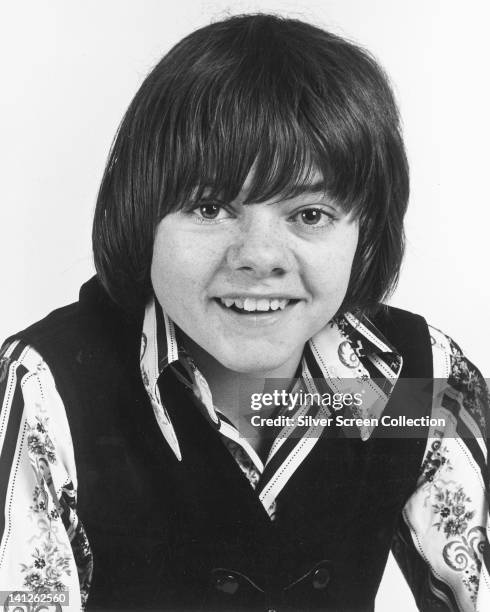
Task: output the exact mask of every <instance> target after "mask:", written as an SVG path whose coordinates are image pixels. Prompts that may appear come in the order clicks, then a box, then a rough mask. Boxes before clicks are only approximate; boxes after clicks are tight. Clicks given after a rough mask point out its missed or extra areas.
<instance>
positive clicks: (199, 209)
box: [191, 202, 232, 223]
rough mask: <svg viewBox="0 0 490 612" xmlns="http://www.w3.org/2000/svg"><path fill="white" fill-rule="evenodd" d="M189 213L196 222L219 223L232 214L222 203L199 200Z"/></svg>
mask: <svg viewBox="0 0 490 612" xmlns="http://www.w3.org/2000/svg"><path fill="white" fill-rule="evenodd" d="M191 214H192V215H193V217H194V220H195V221H197V222H198V223H213V222H214V223H219V222H220V221H224V220H225V219H229V218H230V217H231V216H232V215H231V214H230V212H229V211H227V210H226V208H225V207H224V206H223V205H222V204H218V203H216V202H201V203H200V204H198V205H197V206H195V207H194V208H193V209H192V211H191Z"/></svg>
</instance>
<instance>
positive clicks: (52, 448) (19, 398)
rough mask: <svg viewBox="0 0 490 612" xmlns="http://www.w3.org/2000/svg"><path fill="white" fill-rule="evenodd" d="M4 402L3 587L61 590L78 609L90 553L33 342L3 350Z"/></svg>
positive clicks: (55, 403) (63, 434)
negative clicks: (32, 346) (30, 345)
mask: <svg viewBox="0 0 490 612" xmlns="http://www.w3.org/2000/svg"><path fill="white" fill-rule="evenodd" d="M0 402H1V412H0V474H1V476H0V506H1V508H2V513H1V514H0V591H4V592H12V591H33V592H37V593H43V592H46V591H49V592H55V591H64V592H68V594H69V605H68V606H64V607H63V609H64V610H80V609H81V608H83V606H84V604H85V601H86V598H87V595H88V590H89V586H90V580H91V576H92V554H91V551H90V546H89V543H88V541H87V538H86V535H85V532H84V529H83V526H82V524H81V522H80V521H79V520H78V516H77V513H76V488H77V479H76V471H75V461H74V456H73V446H72V442H71V437H70V431H69V426H68V422H67V419H66V414H65V410H64V407H63V403H62V401H61V398H60V396H59V395H58V392H57V390H56V386H55V383H54V380H53V377H52V375H51V373H50V371H49V369H48V367H47V365H46V364H45V362H44V361H43V359H42V358H41V356H40V355H39V354H38V353H37V352H36V351H35V350H34V349H32V348H31V347H29V346H25V345H22V344H21V343H19V342H14V343H12V344H10V345H8V346H7V347H4V348H3V350H2V353H1V354H0ZM1 604H3V602H0V605H1Z"/></svg>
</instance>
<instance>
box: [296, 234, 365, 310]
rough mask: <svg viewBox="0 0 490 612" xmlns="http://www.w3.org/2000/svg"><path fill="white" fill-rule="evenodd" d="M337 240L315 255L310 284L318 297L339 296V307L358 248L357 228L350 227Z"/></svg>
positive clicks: (310, 267) (311, 267)
mask: <svg viewBox="0 0 490 612" xmlns="http://www.w3.org/2000/svg"><path fill="white" fill-rule="evenodd" d="M347 229H348V231H345V232H342V234H341V235H339V236H338V238H337V239H336V240H334V241H333V242H331V243H327V244H326V245H325V247H324V248H322V249H320V250H318V251H316V252H315V253H314V254H313V259H312V261H313V262H314V263H312V265H310V266H308V269H309V270H310V274H309V282H310V284H311V291H312V293H313V294H316V295H317V297H324V298H329V297H330V298H333V297H335V296H338V300H340V301H339V306H340V302H341V301H342V300H343V298H344V296H345V293H346V292H347V287H348V285H349V280H350V275H351V270H352V263H353V261H354V255H355V252H356V248H357V239H358V231H357V226H356V225H354V226H352V227H351V226H349V227H348V228H347Z"/></svg>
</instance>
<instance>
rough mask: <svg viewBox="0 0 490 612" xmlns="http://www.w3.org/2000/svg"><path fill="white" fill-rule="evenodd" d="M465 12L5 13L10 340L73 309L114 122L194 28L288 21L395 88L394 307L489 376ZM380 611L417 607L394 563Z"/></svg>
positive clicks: (486, 104)
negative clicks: (407, 192)
mask: <svg viewBox="0 0 490 612" xmlns="http://www.w3.org/2000/svg"><path fill="white" fill-rule="evenodd" d="M485 4H486V3H485V1H484V0H482V1H481V2H479V1H478V0H467V1H466V2H464V3H462V2H459V1H456V0H454V1H452V0H411V1H410V2H407V1H406V0H322V1H318V2H315V1H313V0H303V1H302V2H292V1H287V0H276V1H266V0H264V1H256V2H244V1H239V2H226V1H215V2H205V1H199V0H175V1H166V0H83V2H82V1H81V0H77V1H75V0H47V1H44V2H38V1H34V0H29V1H19V2H13V1H12V0H10V1H3V0H0V5H1V15H2V26H1V31H0V62H1V75H2V76H1V80H2V92H1V95H0V110H1V112H0V137H1V147H0V174H1V200H0V201H1V206H0V245H1V252H2V264H3V265H2V266H1V270H2V272H1V285H0V286H1V292H2V299H1V302H0V304H1V305H0V314H1V316H0V337H1V338H3V337H5V336H7V335H8V334H9V333H12V332H14V331H16V330H18V329H21V328H22V327H25V326H26V325H27V324H29V323H31V322H33V321H35V320H37V319H39V318H40V317H41V316H43V315H45V314H47V313H48V312H49V311H50V310H52V309H53V308H55V307H58V306H60V305H63V304H65V303H68V302H71V301H74V300H75V299H76V297H77V290H78V288H79V286H80V284H81V283H82V282H83V281H84V280H86V279H87V278H88V277H89V276H91V275H92V272H93V267H92V256H91V245H90V231H91V219H92V214H93V208H94V204H95V198H96V194H97V189H98V185H99V181H100V179H101V176H102V171H103V167H104V162H105V158H106V155H107V153H108V150H109V146H110V143H111V140H112V138H113V135H114V133H115V131H116V128H117V125H118V123H119V121H120V119H121V118H122V115H123V113H124V111H125V109H126V107H127V106H128V104H129V102H130V100H131V98H132V96H133V95H134V93H135V92H136V90H137V88H138V87H139V85H140V84H141V82H142V80H143V78H144V77H145V75H146V74H147V72H148V71H149V69H150V68H151V67H152V65H153V64H154V63H155V62H156V61H157V60H158V59H159V58H160V57H161V55H162V54H163V53H164V52H165V51H166V50H168V49H169V47H170V46H171V45H172V44H174V43H175V42H177V41H178V40H179V39H180V38H181V37H182V36H184V35H185V34H187V33H188V32H189V31H191V30H192V29H194V28H195V27H198V26H201V25H204V24H206V23H208V22H209V21H211V20H217V19H220V18H222V17H225V16H226V15H227V14H232V13H233V14H235V13H240V12H248V11H276V12H280V13H282V14H287V15H291V16H294V17H299V18H303V19H306V20H309V21H312V22H313V23H315V24H317V25H320V26H323V27H326V28H327V29H331V30H332V31H334V32H337V33H340V34H343V35H345V36H348V37H350V38H352V39H354V40H356V41H358V42H360V43H361V44H363V45H365V46H366V47H367V48H368V49H370V50H371V51H372V52H373V53H374V54H375V55H376V56H377V57H378V59H379V60H380V61H381V63H382V64H383V65H384V67H385V68H386V69H387V71H388V73H389V74H390V75H391V77H392V81H393V84H394V87H395V91H396V94H397V97H398V100H399V104H400V107H401V113H402V117H403V122H404V133H405V139H406V145H407V149H408V155H409V160H410V164H411V174H412V192H411V202H410V209H409V210H410V212H409V214H408V217H407V236H408V249H407V255H406V259H405V263H404V267H403V270H402V276H401V281H400V284H399V288H398V290H397V292H396V293H395V295H394V297H393V298H392V300H391V303H392V304H394V305H396V306H400V307H402V308H406V309H408V310H412V311H413V312H418V313H420V314H423V315H424V316H425V317H426V318H427V319H428V321H430V322H431V323H433V324H434V325H435V326H437V327H439V328H441V329H443V330H444V331H445V332H447V333H449V334H450V335H451V336H453V337H454V338H455V339H456V341H457V342H458V343H459V344H460V345H461V346H462V348H463V349H464V350H465V351H466V353H467V355H468V356H469V357H470V359H472V360H473V361H474V362H475V363H476V364H477V365H478V366H479V367H480V369H481V370H482V372H483V374H484V375H485V376H487V377H490V357H489V352H488V350H487V342H488V331H487V328H488V324H487V321H486V316H487V314H488V311H489V309H488V302H489V297H490V290H489V281H488V273H487V268H488V259H489V257H488V255H489V248H488V243H489V240H490V237H489V222H490V214H489V204H490V199H489V197H488V178H489V175H490V168H489V161H490V156H489V154H488V148H489V146H490V145H489V137H490V130H489V119H488V115H489V112H490V100H489V97H490V96H489V85H488V78H489V77H488V74H489V69H488V60H489V59H490V53H489V47H488V42H487V41H488V31H487V29H488V14H487V13H488V9H486V7H485ZM387 574H389V576H388V578H386V576H385V579H384V581H383V584H382V587H381V591H380V594H379V595H378V600H377V603H378V605H377V610H381V611H384V610H386V612H388V611H390V612H391V611H392V610H393V608H394V607H395V606H396V608H397V609H398V610H399V611H400V612H405V611H407V612H408V611H410V610H414V609H415V607H414V604H413V603H412V601H413V600H412V598H411V595H410V593H409V592H408V590H407V587H406V586H405V585H404V583H403V581H402V580H401V579H400V576H399V573H398V570H397V568H396V567H394V566H393V565H392V564H390V565H389V566H388V570H387Z"/></svg>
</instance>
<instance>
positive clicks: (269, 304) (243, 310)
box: [214, 297, 299, 317]
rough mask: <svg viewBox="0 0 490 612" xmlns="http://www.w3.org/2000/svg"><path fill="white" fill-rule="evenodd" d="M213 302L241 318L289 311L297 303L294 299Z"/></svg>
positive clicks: (221, 300) (277, 298)
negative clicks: (241, 316)
mask: <svg viewBox="0 0 490 612" xmlns="http://www.w3.org/2000/svg"><path fill="white" fill-rule="evenodd" d="M214 301H215V302H216V303H217V304H219V306H220V307H221V308H224V309H225V310H231V311H233V312H236V313H238V314H240V315H243V316H245V317H246V316H250V315H254V316H263V315H268V314H271V313H273V312H281V311H284V310H287V309H289V308H290V307H291V306H294V305H295V304H297V303H298V302H299V299H294V298H281V297H274V298H251V297H243V298H241V297H234V298H214Z"/></svg>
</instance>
